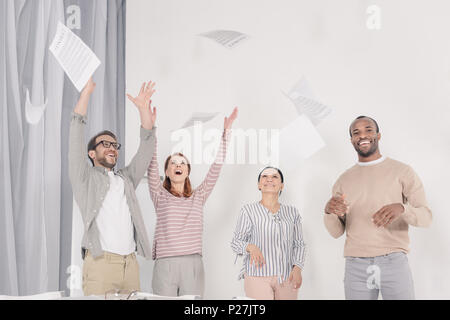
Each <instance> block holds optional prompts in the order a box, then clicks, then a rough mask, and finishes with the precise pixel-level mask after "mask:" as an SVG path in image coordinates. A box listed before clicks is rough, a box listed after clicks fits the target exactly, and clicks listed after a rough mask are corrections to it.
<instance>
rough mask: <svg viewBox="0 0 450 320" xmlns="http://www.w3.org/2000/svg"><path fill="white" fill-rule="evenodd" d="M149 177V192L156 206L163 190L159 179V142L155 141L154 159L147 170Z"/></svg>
mask: <svg viewBox="0 0 450 320" xmlns="http://www.w3.org/2000/svg"><path fill="white" fill-rule="evenodd" d="M147 176H148V190H149V192H150V198H152V201H153V204H154V205H155V206H156V205H157V202H158V194H159V190H160V188H161V180H160V178H159V168H158V140H157V139H155V147H154V151H153V157H152V160H151V161H150V165H149V166H148V170H147Z"/></svg>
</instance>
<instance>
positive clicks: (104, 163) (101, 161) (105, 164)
mask: <svg viewBox="0 0 450 320" xmlns="http://www.w3.org/2000/svg"><path fill="white" fill-rule="evenodd" d="M97 161H98V163H99V164H101V165H102V166H103V167H106V168H108V169H112V168H114V167H115V166H116V162H114V163H110V162H108V161H107V160H106V157H103V158H100V159H97Z"/></svg>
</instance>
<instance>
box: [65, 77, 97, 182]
mask: <svg viewBox="0 0 450 320" xmlns="http://www.w3.org/2000/svg"><path fill="white" fill-rule="evenodd" d="M94 89H95V83H94V81H92V78H90V79H89V81H88V83H87V84H86V86H85V87H84V89H83V91H81V94H80V98H79V99H78V102H77V104H76V105H75V108H74V109H73V113H72V116H71V121H70V130H69V178H70V181H71V183H72V188H73V189H77V188H78V186H79V185H80V183H82V182H83V181H85V178H86V177H87V170H88V169H89V164H88V163H87V161H86V160H87V159H86V144H85V141H84V130H85V128H86V120H87V118H86V114H87V109H88V104H89V99H90V97H91V94H92V93H93V92H94Z"/></svg>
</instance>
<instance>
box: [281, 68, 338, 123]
mask: <svg viewBox="0 0 450 320" xmlns="http://www.w3.org/2000/svg"><path fill="white" fill-rule="evenodd" d="M286 95H287V97H288V98H289V99H290V100H291V101H292V103H293V104H294V105H295V107H296V109H297V112H298V114H300V115H302V114H306V115H307V116H308V117H309V118H310V119H311V121H312V123H313V124H314V125H318V124H319V123H320V122H321V121H322V120H323V119H325V118H326V117H327V116H328V115H329V114H330V113H331V111H332V109H331V108H330V107H328V106H326V105H324V104H322V103H320V102H319V101H317V100H316V98H315V97H314V94H313V92H312V90H311V88H310V86H309V84H308V82H307V81H306V79H305V78H304V77H303V78H302V79H300V80H299V81H298V82H297V83H296V84H295V85H294V86H293V87H292V88H291V90H290V91H289V92H288V93H287V94H286Z"/></svg>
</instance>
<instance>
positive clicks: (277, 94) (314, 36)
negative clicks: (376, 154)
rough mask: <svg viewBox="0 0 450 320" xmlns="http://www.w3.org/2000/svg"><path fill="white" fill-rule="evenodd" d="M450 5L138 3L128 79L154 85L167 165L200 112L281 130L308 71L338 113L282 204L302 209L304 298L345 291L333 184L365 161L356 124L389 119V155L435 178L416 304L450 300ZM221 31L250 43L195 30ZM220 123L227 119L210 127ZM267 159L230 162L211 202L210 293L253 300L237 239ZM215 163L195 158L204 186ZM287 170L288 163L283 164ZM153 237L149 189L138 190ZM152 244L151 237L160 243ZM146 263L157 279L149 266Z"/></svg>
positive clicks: (419, 244)
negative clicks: (371, 14)
mask: <svg viewBox="0 0 450 320" xmlns="http://www.w3.org/2000/svg"><path fill="white" fill-rule="evenodd" d="M372 4H375V5H378V6H379V7H380V8H381V10H382V12H381V13H382V16H381V17H382V20H381V22H382V25H381V30H368V29H367V27H366V20H367V18H368V15H367V13H366V9H367V7H368V6H369V5H372ZM449 13H450V3H449V2H448V1H445V0H441V1H437V0H436V1H432V2H430V1H424V0H423V1H411V0H397V1H381V0H374V1H364V0H341V1H334V0H315V1H306V0H304V1H298V0H291V1H287V0H284V1H274V0H273V1H268V0H246V1H242V0H240V1H238V0H227V1H224V0H222V1H218V0H189V1H184V0H152V1H149V0H130V1H128V3H127V88H128V92H130V93H133V94H135V93H136V92H137V91H138V90H139V88H140V84H141V83H142V82H143V81H145V80H150V79H151V80H154V81H156V82H157V92H156V93H155V95H154V99H153V101H154V104H155V105H156V106H157V107H158V120H157V126H158V139H159V151H158V152H159V161H160V162H163V161H164V160H165V157H166V156H167V155H168V154H169V153H170V151H171V147H172V145H173V143H171V141H170V130H171V129H174V128H176V127H179V126H180V125H181V124H182V123H183V122H184V121H185V120H186V119H187V118H188V117H189V115H190V113H191V112H193V111H220V112H222V116H223V114H225V113H229V112H231V110H232V108H233V106H235V105H237V106H239V107H240V113H239V118H238V120H237V121H236V123H235V125H234V127H235V128H243V129H248V128H281V127H282V126H284V125H286V124H287V123H288V122H289V121H290V120H292V119H293V117H295V114H296V113H295V110H294V108H293V107H292V105H291V104H290V103H289V101H288V100H287V99H286V98H285V97H284V96H283V95H282V94H281V90H288V89H289V88H290V86H291V85H293V84H294V83H295V82H296V81H297V80H298V78H300V76H302V75H304V76H306V78H307V79H308V80H309V82H310V85H311V87H312V89H313V91H314V92H315V94H316V95H317V97H318V98H319V99H320V100H321V101H323V102H324V103H327V104H328V105H330V106H332V107H333V109H334V112H333V114H332V115H331V116H330V117H329V118H328V119H326V120H325V121H324V122H323V123H321V124H320V125H319V126H318V130H319V132H320V134H321V135H322V137H323V138H324V140H325V141H326V144H327V146H326V147H325V148H324V149H322V150H321V151H320V152H318V153H317V154H315V155H314V156H313V157H311V158H310V159H308V160H306V161H300V160H295V159H294V160H293V161H295V162H296V164H297V166H296V167H295V168H294V169H292V170H290V171H289V172H285V176H286V185H285V192H283V195H282V197H281V201H282V202H284V203H289V204H293V205H295V206H297V207H298V208H299V209H300V211H301V213H302V216H303V220H304V222H303V227H304V236H305V240H306V242H307V244H308V254H307V261H306V266H305V270H304V273H303V278H304V281H303V287H302V289H301V290H300V294H299V298H300V299H343V298H344V291H343V274H344V259H343V256H342V254H343V244H344V237H342V238H341V239H338V240H335V239H333V238H332V237H331V236H330V235H329V234H328V233H327V231H326V230H325V227H324V225H323V222H322V212H323V207H324V205H325V203H326V201H327V200H328V198H329V196H330V192H331V186H332V185H333V183H334V181H335V180H336V178H337V177H338V175H339V174H340V173H342V172H343V171H344V170H345V169H347V168H348V167H350V166H351V165H353V164H354V162H355V161H356V154H355V152H354V150H353V148H352V146H351V144H350V143H349V137H348V125H349V124H350V122H351V121H352V120H353V119H354V118H355V117H356V116H358V115H361V114H365V115H369V116H372V117H374V118H375V119H377V121H378V122H379V125H380V128H381V133H382V140H381V142H380V148H381V151H382V154H384V155H387V156H390V157H393V158H395V159H397V160H400V161H403V162H406V163H408V164H410V165H412V167H413V168H414V169H415V170H416V172H417V173H418V174H419V176H420V177H421V179H422V180H423V183H424V185H425V190H426V192H427V197H428V201H429V206H430V207H431V209H432V211H433V214H434V222H433V224H432V226H431V227H430V228H428V229H417V228H414V227H412V228H411V229H410V237H411V253H410V255H409V259H410V265H411V269H412V272H413V276H414V280H415V288H416V297H417V298H419V299H433V298H434V299H442V298H446V299H448V298H450V288H449V285H450V276H449V275H448V273H447V270H448V269H449V267H450V255H449V254H448V247H449V245H450V238H449V237H450V236H449V233H448V231H447V230H448V226H449V224H450V217H449V216H448V214H447V212H446V209H447V201H446V198H447V197H448V195H447V192H448V187H447V182H448V181H449V180H450V172H449V170H448V165H447V161H446V160H447V159H448V158H449V157H450V149H449V148H448V145H449V142H450V138H449V137H450V128H449V126H448V119H449V115H450V108H449V107H448V105H449V102H450V99H449V95H448V92H449V85H450V83H449V78H450V72H449V67H450V63H449V57H450V42H448V41H446V39H448V35H449V31H448V30H450V20H449V19H448V14H449ZM214 29H230V30H236V31H240V32H244V33H246V34H249V35H250V36H251V39H250V40H249V41H247V42H246V43H243V44H242V46H241V47H237V48H235V49H233V50H228V49H225V48H222V47H221V46H219V45H217V44H215V43H213V42H212V41H210V40H207V39H204V38H201V37H198V36H196V35H197V34H199V33H201V32H206V31H210V30H214ZM213 127H216V128H222V123H221V119H217V120H214V121H212V122H211V123H209V124H208V125H206V128H213ZM138 128H139V120H138V114H137V112H136V110H134V107H133V106H132V105H131V104H129V105H128V106H127V123H126V129H127V131H126V141H125V142H126V162H127V163H128V161H129V160H130V159H131V157H132V156H133V155H134V153H135V151H136V149H137V145H138V130H139V129H138ZM261 166H262V164H257V165H227V166H225V167H224V168H223V170H222V173H221V177H220V179H219V181H218V183H217V186H216V188H215V190H214V192H213V193H212V195H211V196H210V198H209V200H208V202H207V205H206V207H205V210H204V213H205V230H204V252H203V253H204V263H205V267H206V293H205V298H209V299H229V298H231V297H233V296H239V295H244V291H243V283H242V282H238V281H237V280H236V278H237V275H238V271H239V269H240V265H234V264H233V263H234V255H233V253H232V251H231V249H230V246H229V243H230V240H231V237H232V232H233V230H234V227H235V223H236V220H237V217H238V214H239V209H240V207H241V206H242V205H243V204H244V203H248V202H251V201H256V200H258V199H259V194H258V190H257V188H256V177H257V174H258V169H259V168H260V167H261ZM207 169H208V166H206V165H196V166H194V167H193V174H192V180H193V182H194V185H197V184H198V183H200V181H201V179H202V178H203V176H204V174H205V173H206V171H207ZM281 169H283V168H281ZM137 193H138V197H139V200H140V204H141V207H142V209H143V212H144V214H145V216H146V220H147V227H148V230H149V234H150V236H151V237H152V236H153V228H154V216H153V205H152V203H151V200H150V198H149V196H148V192H147V186H146V185H145V184H142V185H141V186H140V187H139V189H138V191H137ZM150 240H151V239H150ZM140 261H141V269H142V270H141V274H142V287H143V289H144V290H150V288H151V284H150V281H151V274H152V267H153V262H152V261H145V262H144V261H142V260H140Z"/></svg>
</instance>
